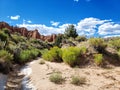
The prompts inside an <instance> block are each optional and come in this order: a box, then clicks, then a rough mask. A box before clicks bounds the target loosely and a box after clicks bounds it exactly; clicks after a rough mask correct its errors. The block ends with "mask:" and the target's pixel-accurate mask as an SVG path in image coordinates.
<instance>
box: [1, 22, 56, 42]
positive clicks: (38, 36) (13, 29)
mask: <svg viewBox="0 0 120 90" xmlns="http://www.w3.org/2000/svg"><path fill="white" fill-rule="evenodd" d="M2 28H7V29H8V30H9V31H10V33H15V32H17V33H20V34H21V35H22V36H25V37H31V38H35V39H41V40H43V41H48V42H53V41H55V39H56V37H57V36H56V34H52V35H48V36H44V35H41V34H40V33H39V32H38V30H37V29H35V30H31V31H29V30H28V29H27V28H24V27H21V28H20V27H13V26H10V25H9V24H8V23H6V22H0V29H2Z"/></svg>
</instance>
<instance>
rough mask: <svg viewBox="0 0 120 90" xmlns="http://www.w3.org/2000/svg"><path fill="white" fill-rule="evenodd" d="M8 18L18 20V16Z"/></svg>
mask: <svg viewBox="0 0 120 90" xmlns="http://www.w3.org/2000/svg"><path fill="white" fill-rule="evenodd" d="M8 17H10V19H11V20H18V19H19V18H20V15H16V16H8Z"/></svg>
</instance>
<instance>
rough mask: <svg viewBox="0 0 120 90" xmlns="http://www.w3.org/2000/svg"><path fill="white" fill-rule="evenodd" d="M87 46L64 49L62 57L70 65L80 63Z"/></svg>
mask: <svg viewBox="0 0 120 90" xmlns="http://www.w3.org/2000/svg"><path fill="white" fill-rule="evenodd" d="M86 50H87V49H86V48H85V47H81V48H78V47H68V48H65V49H63V50H62V59H63V61H64V62H65V63H67V64H69V65H70V66H74V65H78V64H79V61H80V60H79V59H80V56H81V55H82V54H85V53H86Z"/></svg>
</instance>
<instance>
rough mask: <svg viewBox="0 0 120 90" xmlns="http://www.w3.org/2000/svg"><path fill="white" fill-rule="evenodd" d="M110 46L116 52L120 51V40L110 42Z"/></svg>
mask: <svg viewBox="0 0 120 90" xmlns="http://www.w3.org/2000/svg"><path fill="white" fill-rule="evenodd" d="M109 44H110V45H111V46H112V47H113V48H115V49H116V50H119V49H120V39H113V40H110V41H109Z"/></svg>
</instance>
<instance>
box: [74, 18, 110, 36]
mask: <svg viewBox="0 0 120 90" xmlns="http://www.w3.org/2000/svg"><path fill="white" fill-rule="evenodd" d="M108 21H109V20H100V19H98V18H93V17H90V18H85V19H83V20H81V21H80V22H78V24H77V26H76V29H77V32H78V34H79V35H87V36H92V35H94V34H95V32H96V30H97V28H98V26H99V25H101V24H103V23H105V22H108Z"/></svg>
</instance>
